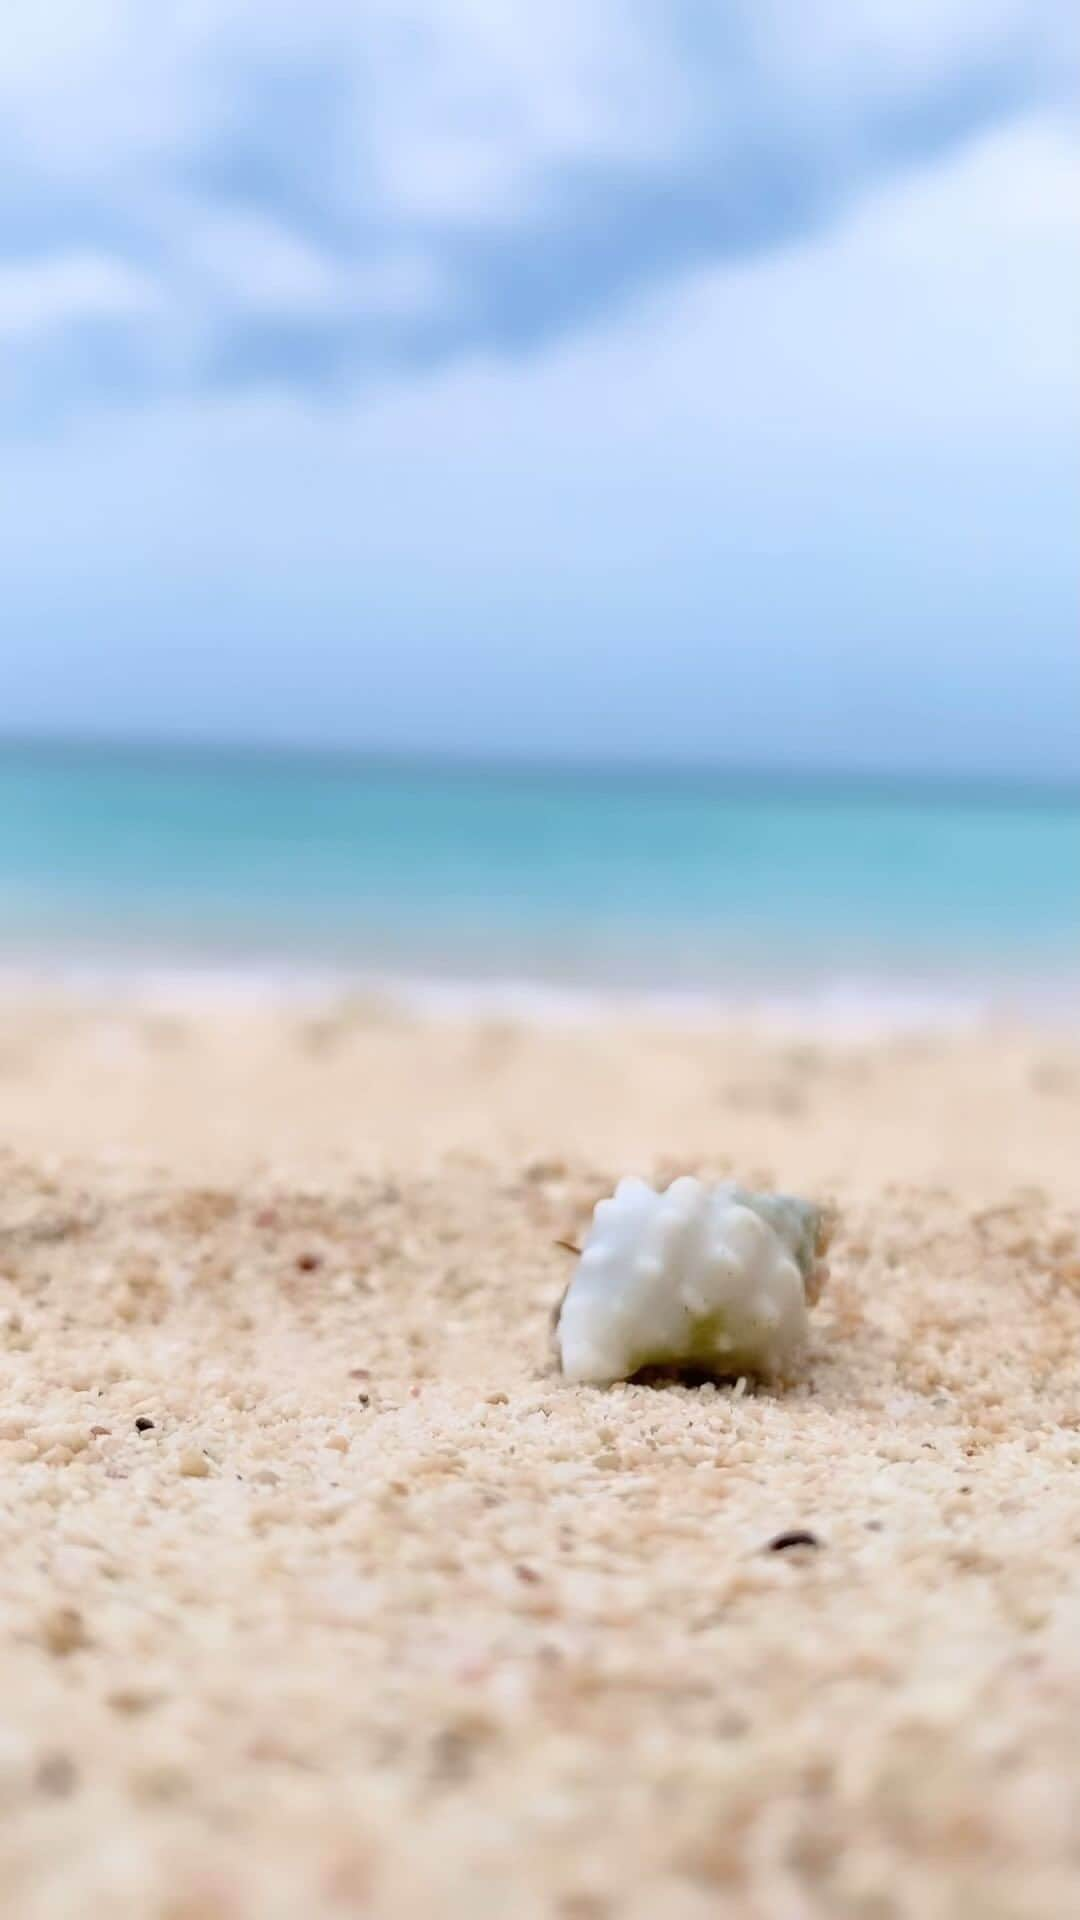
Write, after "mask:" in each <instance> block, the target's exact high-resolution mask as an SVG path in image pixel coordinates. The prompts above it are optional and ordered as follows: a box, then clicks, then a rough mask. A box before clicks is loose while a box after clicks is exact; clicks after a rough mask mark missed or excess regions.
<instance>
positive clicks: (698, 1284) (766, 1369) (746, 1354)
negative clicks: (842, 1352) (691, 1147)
mask: <svg viewBox="0 0 1080 1920" xmlns="http://www.w3.org/2000/svg"><path fill="white" fill-rule="evenodd" d="M828 1231H829V1222H828V1217H827V1216H826V1215H825V1214H824V1213H823V1212H822V1210H821V1209H819V1208H817V1207H815V1206H812V1205H811V1204H810V1203H809V1202H807V1201H804V1200H798V1199H795V1198H794V1196H792V1195H788V1194H752V1193H745V1192H744V1191H743V1190H742V1189H740V1188H738V1187H734V1186H725V1187H711V1188H710V1187H706V1186H704V1185H703V1184H702V1182H701V1181H700V1180H695V1179H692V1178H690V1177H687V1178H685V1179H682V1180H676V1181H675V1182H674V1183H673V1184H672V1185H671V1186H670V1187H669V1188H668V1189H667V1191H666V1193H657V1192H656V1191H655V1190H654V1189H653V1188H652V1187H650V1186H648V1185H647V1184H646V1182H645V1181H644V1180H634V1179H628V1180H622V1181H620V1183H619V1185H618V1187H617V1188H616V1190H615V1192H614V1194H613V1195H612V1197H611V1198H610V1199H608V1200H601V1201H600V1203H599V1205H598V1206H597V1208H596V1210H595V1212H594V1215H593V1225H592V1228H591V1230H590V1232H589V1235H588V1237H587V1239H586V1242H585V1245H584V1247H583V1248H582V1252H581V1257H580V1260H579V1261H578V1265H577V1268H576V1269H575V1272H574V1275H573V1278H572V1280H571V1282H570V1285H569V1287H568V1289H567V1292H566V1296H565V1299H564V1300H563V1304H562V1308H561V1311H560V1313H559V1317H558V1321H557V1323H556V1328H555V1344H556V1349H557V1352H558V1355H559V1359H560V1363H561V1366H562V1370H563V1372H564V1374H565V1375H566V1376H567V1378H568V1379H570V1380H578V1381H591V1382H593V1383H595V1384H597V1385H609V1384H610V1383H611V1382H612V1381H615V1380H626V1379H629V1378H630V1376H631V1375H632V1374H635V1373H637V1372H639V1371H640V1369H641V1368H642V1367H646V1366H686V1367H697V1368H701V1369H702V1370H703V1371H706V1372H709V1373H714V1374H717V1375H735V1374H740V1373H752V1374H764V1375H770V1374H777V1373H783V1372H786V1371H787V1370H788V1369H789V1368H790V1367H791V1365H792V1363H793V1362H794V1361H795V1359H796V1358H797V1357H798V1354H799V1351H800V1349H801V1347H802V1345H803V1343H804V1341H805V1338H806V1332H807V1306H808V1303H809V1304H812V1303H813V1301H814V1299H816V1297H817V1293H818V1291H819V1290H820V1285H821V1281H822V1279H823V1277H824V1269H823V1267H822V1266H821V1264H820V1256H821V1254H822V1253H823V1252H824V1250H825V1246H826V1242H827V1239H828Z"/></svg>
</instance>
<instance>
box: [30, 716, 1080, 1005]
mask: <svg viewBox="0 0 1080 1920" xmlns="http://www.w3.org/2000/svg"><path fill="white" fill-rule="evenodd" d="M0 925H2V929H3V961H4V964H5V966H6V967H7V968H8V969H9V970H11V969H15V970H17V971H19V972H20V973H22V974H25V973H26V972H27V971H28V970H29V971H32V972H35V973H41V974H42V975H43V976H46V975H47V976H49V977H53V976H55V975H57V974H58V973H59V974H64V973H67V974H72V975H78V974H82V975H87V974H90V973H93V972H94V971H95V970H98V971H102V970H104V971H109V970H115V969H116V968H124V969H128V970H137V971H141V972H143V973H144V974H148V973H153V972H155V971H156V972H158V973H159V974H160V973H169V974H172V975H175V974H176V973H178V972H179V973H185V974H190V975H191V976H192V977H194V976H196V975H200V974H216V975H218V976H220V975H221V974H223V973H229V974H230V975H232V976H234V977H236V978H244V977H247V978H250V979H254V978H255V976H256V975H258V976H259V977H261V978H262V979H263V980H269V979H275V980H277V981H279V982H281V983H287V982H292V983H302V982H304V981H309V982H314V981H316V980H320V981H323V982H325V981H327V980H334V981H336V982H339V983H342V984H345V983H348V984H350V985H355V986H362V985H364V984H375V983H378V984H380V985H383V986H385V985H386V984H387V983H388V982H389V983H396V984H398V985H400V986H402V987H408V988H411V989H412V990H414V991H417V992H420V991H426V992H427V993H428V994H429V995H433V996H438V995H440V994H441V995H443V996H444V997H449V998H453V996H454V995H455V994H456V995H459V996H460V995H461V994H464V993H471V994H481V995H487V996H488V997H490V998H493V999H494V998H497V997H498V996H499V995H500V994H501V995H503V996H510V997H513V996H514V995H517V996H518V997H520V996H522V995H526V996H527V995H534V996H544V995H547V996H549V997H551V996H555V997H558V996H568V995H595V994H596V993H608V994H611V993H615V994H622V995H631V996H634V995H649V994H653V995H657V994H658V995H663V996H669V997H674V996H682V997H684V998H687V999H694V1000H697V999H700V998H701V997H705V998H707V999H709V1000H711V1001H716V1002H723V1003H730V1004H735V1003H737V1004H740V1005H744V1004H747V1003H753V1004H763V1003H768V1004H775V1005H796V1004H800V1005H809V1004H811V1003H813V1004H825V1005H837V1004H841V1003H843V1004H852V1005H854V1004H856V1003H859V1004H862V1005H865V1006H868V1005H874V1004H878V1005H881V1006H884V1005H886V1004H888V1005H892V1006H894V1007H899V1006H905V1005H907V1006H910V1007H912V1008H915V1009H923V1010H930V1009H933V1008H935V1007H936V1008H945V1007H949V1008H952V1009H954V1010H960V1009H964V1008H967V1009H976V1008H978V1007H980V1006H983V1005H987V1004H996V1003H999V1002H1001V1000H1002V999H1003V998H1004V999H1006V1000H1012V1001H1023V1002H1024V1004H1025V1005H1030V1004H1031V1003H1032V1002H1034V1001H1038V1002H1039V1003H1040V1004H1050V1003H1053V1004H1054V1005H1055V1006H1060V1005H1064V1004H1069V1005H1073V1004H1075V1003H1077V1002H1078V1001H1080V791H1070V790H1067V789H1066V790H1057V791H1055V790H1046V791H1040V790H1038V789H1036V788H1031V789H1008V788H1006V787H992V786H985V787H975V786H961V785H948V784H938V785H920V784H918V783H904V782H885V781H878V780H871V779H841V778H809V777H805V778H804V777H801V776H800V777H795V776H772V777H770V776H765V775H763V774H761V775H759V774H755V775H742V774H740V775H735V774H723V773H704V772H701V773H698V772H669V773H666V772H658V771H621V770H619V771H601V770H582V769H558V768H546V769H543V768H536V769H528V768H522V769H496V768H482V767H461V768H457V767H446V766H439V765H413V764H404V763H402V764H384V763H377V762H367V761H363V760H359V759H357V760H353V759H349V758H345V757H340V758H338V757H319V756H317V755H310V754H304V753H284V752H282V753H273V752H254V751H241V750H236V751H226V750H216V749H215V750H181V749H170V750H164V749H153V750H151V749H141V750H135V749H131V748H123V749H120V748H114V749H108V748H104V747H98V746H94V747H75V746H47V747H43V746H28V745H18V746H7V747H3V748H0Z"/></svg>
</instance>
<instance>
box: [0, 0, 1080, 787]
mask: <svg viewBox="0 0 1080 1920" xmlns="http://www.w3.org/2000/svg"><path fill="white" fill-rule="evenodd" d="M20 13H21V17H20V20H19V24H18V26H17V27H16V28H13V27H12V26H11V24H10V23H9V27H8V29H7V30H6V31H5V34H4V36H3V44H2V45H0V437H2V446H0V462H2V464H0V489H2V508H3V510H2V513H0V565H2V567H3V576H4V580H5V600H6V612H5V622H4V625H5V629H6V633H7V639H6V640H5V641H4V642H3V652H2V655H0V663H2V664H0V693H2V696H3V698H2V707H0V725H4V726H6V727H7V728H8V729H11V730H16V731H60V732H73V731H92V732H96V733H100V734H122V735H140V734H141V735H150V736H155V737H164V736H166V735H174V736H177V737H183V738H192V737H201V738H207V737H217V738H222V739H251V740H296V741H304V742H328V743H334V744H349V745H358V746H372V747H376V748H384V749H411V750H417V749H420V750H422V749H427V748H433V749H437V750H440V751H449V752H466V753H474V752H481V753H491V752H495V753H500V754H507V753H508V754H517V753H527V754H549V753H558V754H562V753H567V754H574V755H578V754H588V755H606V756H616V757H626V756H640V755H647V756H649V757H656V758H664V757H670V756H672V755H674V756H680V757H682V756H692V757H693V758H695V759H708V760H723V761H735V762H757V763H762V762H767V763H772V762H785V763H790V762H796V763H800V764H806V765H830V766H832V765H842V766H896V767H913V768H931V769H935V770H939V769H952V770H958V771H962V770H965V769H968V770H979V771H989V772H993V771H998V772H1018V773H1034V772H1051V773H1053V774H1055V775H1059V774H1065V775H1072V774H1080V632H1078V605H1077V572H1078V569H1077V565H1076V537H1075V526H1076V523H1077V515H1078V511H1080V485H1078V474H1077V467H1078V460H1077V451H1076V449H1077V430H1078V426H1080V419H1078V415H1080V407H1078V404H1077V388H1078V383H1077V378H1076V358H1077V356H1076V347H1075V341H1076V338H1077V324H1078V320H1080V276H1078V272H1077V265H1078V263H1077V248H1076V242H1075V226H1076V213H1077V206H1078V200H1080V158H1078V155H1080V143H1078V139H1077V135H1076V129H1075V124H1074V123H1073V122H1072V121H1071V119H1070V93H1071V91H1072V87H1073V84H1074V78H1075V52H1076V49H1075V44H1074V41H1073V39H1072V37H1071V36H1070V31H1069V19H1070V13H1071V9H1070V8H1069V7H1068V6H1067V5H1066V4H1065V0H863V4H860V5H859V6H858V7H852V6H851V5H850V4H849V3H848V0H815V5H814V6H813V7H808V6H807V5H806V4H805V0H730V3H729V4H726V5H725V4H722V0H712V4H706V0H590V4H589V5H588V6H582V5H580V4H577V3H575V4H571V0H545V4H544V6H543V7H534V8H525V7H522V6H521V5H520V3H519V0H502V4H497V0H366V3H365V4H364V5H363V6H358V5H356V4H355V3H354V0H305V4H303V5H297V4H296V0H187V4H181V3H180V0H175V4H171V5H163V6H161V7H160V8H153V9H149V10H148V9H147V8H146V6H145V4H144V0H36V5H35V7H34V8H33V9H32V10H31V9H30V8H25V9H22V10H20Z"/></svg>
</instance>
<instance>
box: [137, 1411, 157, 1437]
mask: <svg viewBox="0 0 1080 1920" xmlns="http://www.w3.org/2000/svg"><path fill="white" fill-rule="evenodd" d="M153 1430H154V1423H153V1421H152V1420H148V1419H147V1417H146V1415H145V1413H140V1415H139V1417H138V1419H137V1420H136V1422H135V1431H136V1433H152V1432H153Z"/></svg>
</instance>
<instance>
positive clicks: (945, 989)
mask: <svg viewBox="0 0 1080 1920" xmlns="http://www.w3.org/2000/svg"><path fill="white" fill-rule="evenodd" d="M51 1000H55V1001H58V1002H62V1003H67V1004H70V1005H73V1006H85V1007H91V1006H100V1005H101V1004H102V1003H106V1004H107V1003H108V1002H110V1001H111V1000H119V1001H121V1002H122V1003H123V1004H124V1005H126V1006H129V1007H130V1008H132V1009H140V1010H143V1011H145V1012H156V1013H166V1014H167V1013H176V1014H186V1013H206V1012H230V1013H242V1012H244V1011H245V1010H246V1011H249V1012H251V1013H255V1014H265V1013H269V1012H272V1011H273V1010H275V1009H281V1010H290V1009H291V1010H295V1011H304V1010H306V1011H308V1012H324V1013H326V1012H334V1011H336V1010H340V1011H342V1012H347V1011H348V1010H349V1009H354V1010H356V1011H358V1012H362V1011H363V1010H365V1009H367V1010H368V1011H369V1012H370V1013H371V1014H372V1015H374V1014H375V1013H377V1012H378V1011H379V1010H385V1011H386V1012H387V1013H388V1014H390V1015H392V1016H394V1017H407V1018H412V1019H419V1020H430V1021H433V1022H436V1023H439V1022H462V1021H466V1022H467V1021H484V1020H510V1021H513V1022H515V1023H520V1024H522V1025H525V1026H537V1027H552V1026H584V1025H592V1024H595V1023H602V1024H605V1025H610V1024H612V1023H625V1024H629V1025H633V1026H635V1027H637V1026H645V1027H653V1026H655V1027H674V1028H679V1029H687V1028H688V1029H701V1030H706V1031H711V1030H714V1029H717V1028H724V1027H731V1026H737V1027H740V1028H749V1029H752V1030H754V1031H756V1032H760V1033H761V1034H763V1035H768V1034H778V1035H783V1034H791V1035H806V1036H809V1037H821V1038H823V1039H837V1040H843V1039H845V1038H849V1039H873V1038H879V1037H880V1038H882V1039H887V1038H889V1037H891V1036H894V1035H904V1034H919V1033H941V1034H948V1033H964V1034H970V1033H974V1032H978V1031H984V1030H985V1031H990V1030H993V1031H997V1030H1000V1029H1002V1028H1005V1029H1008V1030H1022V1031H1029V1032H1031V1033H1036V1034H1051V1033H1054V1032H1058V1031H1060V1032H1062V1033H1064V1034H1072V1033H1074V1032H1080V976H1078V975H1075V974H1069V975H1065V974H1062V973H1053V974H1049V973H1048V974H1043V975H1041V976H1025V977H1024V978H1022V979H1021V978H1017V977H1016V976H1012V975H1004V976H1002V977H999V978H987V979H986V980H983V981H975V980H972V979H970V978H968V979H964V978H962V977H960V976H956V977H953V976H951V975H950V976H949V977H941V978H939V979H937V980H934V981H929V980H926V979H913V978H912V977H911V976H910V975H909V974H906V973H905V972H904V971H903V970H900V971H898V973H897V974H896V975H895V976H886V975H882V974H877V973H866V974H860V973H857V972H838V973H837V974H836V975H835V976H833V977H832V978H831V979H815V980H813V981H808V982H807V983H806V984H804V985H803V986H801V987H799V986H797V985H796V984H795V983H794V982H793V983H792V984H791V986H790V987H788V988H786V989H785V988H783V987H781V986H779V985H776V986H772V987H770V988H769V989H767V990H764V991H762V990H761V989H760V988H757V989H755V988H754V987H753V986H752V985H751V984H750V983H749V982H745V983H743V984H738V985H737V984H735V983H729V984H728V985H727V986H725V987H722V988H721V987H709V988H706V987H700V988H699V987H690V986H674V987H670V986H663V985H649V986H635V987H625V986H621V985H614V984H604V983H602V982H597V983H595V984H592V983H581V984H574V985H567V984H563V983H560V982H555V981H551V980H547V979H543V978H529V977H516V976H507V977H499V976H491V977H487V978H484V977H468V976H457V975H452V974H441V973H428V972H422V971H417V972H409V971H397V970H395V971H389V970H381V969H370V970H369V969H364V968H354V967H349V966H320V965H318V964H315V963H308V962H297V963H283V962H279V961H276V960H267V961H254V960H252V961H246V960H245V961H242V962H239V963H222V962H216V961H209V960H207V961H203V960H187V959H184V960H175V959H173V960H161V961H158V960H146V959H144V958H141V957H140V958H128V959H124V958H120V957H109V958H104V957H103V958H101V959H98V960H93V961H90V960H87V961H69V960H59V959H57V958H56V957H55V956H51V955H50V956H42V957H41V958H40V959H39V960H37V961H26V962H19V963H12V962H8V963H6V964H5V963H0V1007H8V1008H10V1007H11V1006H13V1005H17V1004H19V1003H20V1002H22V1003H27V1002H37V1001H51Z"/></svg>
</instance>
